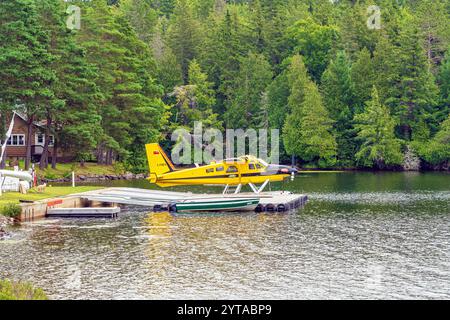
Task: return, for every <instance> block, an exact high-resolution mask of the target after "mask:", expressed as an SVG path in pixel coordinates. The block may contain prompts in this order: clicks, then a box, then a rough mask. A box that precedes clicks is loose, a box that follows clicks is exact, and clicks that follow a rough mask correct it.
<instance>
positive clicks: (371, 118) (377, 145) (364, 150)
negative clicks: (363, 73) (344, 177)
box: [355, 87, 403, 169]
mask: <svg viewBox="0 0 450 320" xmlns="http://www.w3.org/2000/svg"><path fill="white" fill-rule="evenodd" d="M355 122H356V125H355V127H356V129H357V130H358V139H360V140H361V147H360V149H359V151H358V152H357V153H356V155H355V156H356V159H357V160H358V161H359V163H360V164H361V165H362V166H365V167H370V168H371V167H375V168H378V169H382V168H384V167H385V166H396V165H401V164H402V161H403V156H402V153H401V150H400V140H399V139H397V138H395V134H394V128H395V120H394V119H392V117H391V115H390V114H389V109H388V108H387V107H386V106H384V105H382V104H381V102H380V99H379V96H378V91H377V89H376V87H373V90H372V99H371V100H370V101H368V102H367V106H366V110H364V112H363V113H360V114H357V115H356V116H355Z"/></svg>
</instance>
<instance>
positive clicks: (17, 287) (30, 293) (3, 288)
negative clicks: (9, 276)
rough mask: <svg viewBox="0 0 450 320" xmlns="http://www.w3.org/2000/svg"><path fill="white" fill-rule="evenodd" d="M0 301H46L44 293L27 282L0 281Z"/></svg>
mask: <svg viewBox="0 0 450 320" xmlns="http://www.w3.org/2000/svg"><path fill="white" fill-rule="evenodd" d="M0 300H48V298H47V295H46V294H45V292H44V291H43V290H42V289H40V288H34V287H33V286H32V285H31V284H30V283H28V282H16V281H9V280H0Z"/></svg>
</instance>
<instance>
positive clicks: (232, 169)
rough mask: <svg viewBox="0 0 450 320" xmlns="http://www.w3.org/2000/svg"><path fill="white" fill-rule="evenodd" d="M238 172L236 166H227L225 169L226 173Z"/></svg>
mask: <svg viewBox="0 0 450 320" xmlns="http://www.w3.org/2000/svg"><path fill="white" fill-rule="evenodd" d="M232 172H238V168H237V167H236V166H229V167H228V169H227V173H232Z"/></svg>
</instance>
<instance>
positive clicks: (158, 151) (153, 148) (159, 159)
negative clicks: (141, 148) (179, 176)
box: [145, 143, 175, 183]
mask: <svg viewBox="0 0 450 320" xmlns="http://www.w3.org/2000/svg"><path fill="white" fill-rule="evenodd" d="M145 151H146V153H147V161H148V167H149V169H150V182H151V183H155V182H156V180H157V178H158V176H160V175H163V174H164V173H167V172H171V171H175V167H174V165H173V163H172V161H170V159H169V157H168V156H167V154H166V153H165V152H164V150H163V149H162V148H161V147H160V146H159V144H158V143H149V144H146V145H145Z"/></svg>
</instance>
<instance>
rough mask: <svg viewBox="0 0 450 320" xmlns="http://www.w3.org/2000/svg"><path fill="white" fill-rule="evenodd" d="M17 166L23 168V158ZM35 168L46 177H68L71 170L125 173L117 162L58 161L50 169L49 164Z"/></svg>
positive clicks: (76, 171) (99, 173) (77, 171)
mask: <svg viewBox="0 0 450 320" xmlns="http://www.w3.org/2000/svg"><path fill="white" fill-rule="evenodd" d="M19 168H20V169H22V170H23V169H24V168H25V165H24V161H23V160H21V161H20V162H19ZM35 168H36V172H37V174H38V176H39V177H41V178H46V179H59V178H68V177H70V176H71V174H72V171H75V174H76V175H77V176H80V175H84V176H94V175H117V174H123V173H125V172H124V171H125V170H124V169H123V166H122V165H121V164H119V163H118V164H115V165H112V166H107V165H99V164H96V163H93V162H86V163H85V164H84V166H81V165H80V163H79V162H69V163H58V164H57V165H56V168H55V169H52V168H51V166H49V167H48V168H47V169H45V170H40V169H39V164H36V165H35ZM6 169H11V170H12V168H8V167H7V168H6Z"/></svg>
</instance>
